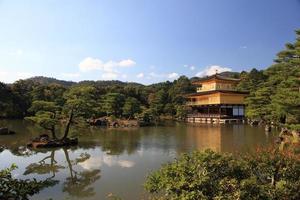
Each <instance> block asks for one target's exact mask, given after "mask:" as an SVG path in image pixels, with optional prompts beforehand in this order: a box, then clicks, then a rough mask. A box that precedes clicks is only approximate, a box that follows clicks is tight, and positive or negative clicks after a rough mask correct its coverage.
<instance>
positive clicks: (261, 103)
mask: <svg viewBox="0 0 300 200" xmlns="http://www.w3.org/2000/svg"><path fill="white" fill-rule="evenodd" d="M296 34H297V38H296V42H294V43H288V44H286V49H285V50H283V51H281V52H279V53H278V54H277V58H276V59H275V63H274V64H273V65H272V66H270V67H269V68H267V69H266V70H264V71H263V73H261V72H260V71H257V70H255V69H253V70H251V72H250V73H249V74H247V73H244V74H243V76H242V82H241V83H240V84H239V86H238V88H239V89H240V90H242V89H246V90H250V95H249V97H248V98H247V100H246V102H247V107H246V115H247V117H249V118H258V119H261V120H263V121H265V122H266V123H270V122H273V123H275V124H279V125H283V126H296V125H298V124H300V111H299V110H300V80H299V77H300V30H298V31H296ZM243 79H244V80H243Z"/></svg>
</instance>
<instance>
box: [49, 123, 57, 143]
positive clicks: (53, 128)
mask: <svg viewBox="0 0 300 200" xmlns="http://www.w3.org/2000/svg"><path fill="white" fill-rule="evenodd" d="M50 131H51V134H52V138H53V139H54V140H56V139H57V137H56V133H55V127H54V126H53V127H52V129H51V130H50Z"/></svg>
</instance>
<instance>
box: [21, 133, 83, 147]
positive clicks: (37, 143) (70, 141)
mask: <svg viewBox="0 0 300 200" xmlns="http://www.w3.org/2000/svg"><path fill="white" fill-rule="evenodd" d="M77 144H78V138H66V139H63V140H59V139H55V140H53V139H50V137H49V136H48V135H47V134H43V135H40V136H39V137H37V138H34V139H33V140H32V142H30V143H29V144H27V147H30V148H55V147H64V146H74V145H77Z"/></svg>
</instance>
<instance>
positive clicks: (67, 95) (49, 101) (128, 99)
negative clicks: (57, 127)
mask: <svg viewBox="0 0 300 200" xmlns="http://www.w3.org/2000/svg"><path fill="white" fill-rule="evenodd" d="M44 79H46V80H44ZM194 90H195V88H194V86H192V84H191V81H190V80H189V79H188V78H187V77H185V76H182V77H180V78H179V79H178V80H175V81H174V82H169V81H167V82H164V83H159V84H153V85H149V86H145V85H141V84H137V83H123V82H120V81H83V82H80V83H73V82H71V83H65V82H63V81H58V80H55V79H49V80H48V79H47V78H43V77H37V78H32V79H27V80H20V81H17V82H15V83H13V84H11V85H6V84H3V83H0V96H1V101H0V118H1V117H2V118H23V117H30V118H31V119H32V120H35V121H37V122H38V123H39V124H43V127H46V128H47V129H49V126H50V128H51V129H52V128H53V127H52V126H53V125H52V124H53V123H54V122H55V121H58V120H59V119H63V118H66V117H67V116H68V113H69V112H70V109H71V108H72V107H73V108H75V107H76V109H77V110H78V109H80V111H78V113H80V116H82V117H84V118H91V117H103V116H114V117H117V118H126V119H128V118H129V119H131V118H135V117H137V116H141V117H144V115H146V116H145V117H147V116H148V114H149V115H151V116H152V118H155V117H158V116H160V115H170V116H178V117H181V115H182V114H184V111H183V110H184V108H183V107H182V105H183V104H184V102H185V98H184V95H185V94H187V93H190V92H193V91H194ZM66 114H67V115H66ZM45 117H46V118H48V119H52V121H51V122H50V124H49V123H44V120H42V119H45ZM30 118H28V119H30Z"/></svg>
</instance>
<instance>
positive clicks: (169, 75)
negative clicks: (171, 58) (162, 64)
mask: <svg viewBox="0 0 300 200" xmlns="http://www.w3.org/2000/svg"><path fill="white" fill-rule="evenodd" d="M178 76H179V75H178V74H177V73H175V72H173V73H171V74H168V75H167V77H168V78H170V79H175V78H177V77H178Z"/></svg>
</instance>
